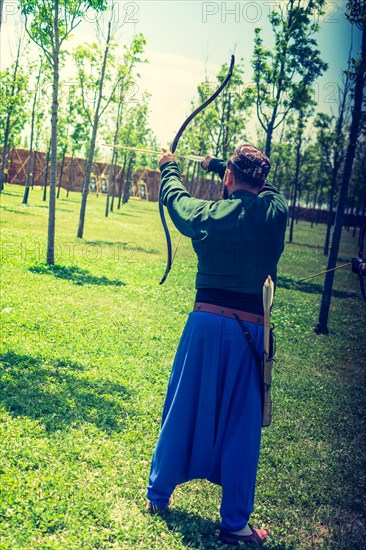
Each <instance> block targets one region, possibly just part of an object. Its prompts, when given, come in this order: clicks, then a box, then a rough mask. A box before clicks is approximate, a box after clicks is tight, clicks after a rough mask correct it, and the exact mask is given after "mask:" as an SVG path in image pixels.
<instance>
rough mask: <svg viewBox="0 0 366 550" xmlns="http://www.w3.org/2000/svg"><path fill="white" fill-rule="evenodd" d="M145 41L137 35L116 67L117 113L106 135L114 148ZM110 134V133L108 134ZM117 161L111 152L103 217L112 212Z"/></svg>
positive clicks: (116, 154)
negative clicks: (117, 74)
mask: <svg viewBox="0 0 366 550" xmlns="http://www.w3.org/2000/svg"><path fill="white" fill-rule="evenodd" d="M145 44H146V40H145V38H144V37H143V35H141V34H140V35H137V36H136V37H135V38H134V39H133V41H132V44H131V45H130V46H129V47H127V46H125V47H124V55H123V59H122V61H121V62H120V63H119V64H118V66H117V72H118V73H119V81H120V82H119V86H118V88H119V90H118V93H117V94H116V96H115V97H113V98H112V104H113V103H117V111H116V116H115V127H114V132H113V137H112V136H110V135H108V134H107V141H108V142H109V141H110V138H111V137H112V143H113V146H114V147H115V146H116V145H117V143H118V137H119V130H120V127H121V124H122V122H123V114H124V107H125V106H126V101H125V100H126V94H127V91H128V88H129V87H130V86H131V84H133V69H134V66H135V65H136V64H137V63H141V62H144V61H143V60H142V59H141V57H140V55H141V54H142V53H143V51H144V46H145ZM109 134H110V133H109ZM117 159H118V149H115V148H114V149H113V150H112V158H111V163H110V168H109V177H108V191H107V197H106V208H105V215H106V217H107V216H108V212H109V208H110V210H111V211H113V203H114V192H115V180H116V164H117ZM111 194H112V201H111V204H110V206H109V199H110V195H111Z"/></svg>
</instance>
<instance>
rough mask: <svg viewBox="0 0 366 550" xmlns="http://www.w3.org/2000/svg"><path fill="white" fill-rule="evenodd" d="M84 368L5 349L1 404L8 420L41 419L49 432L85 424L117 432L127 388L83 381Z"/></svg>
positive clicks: (127, 409) (128, 409)
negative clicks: (15, 418)
mask: <svg viewBox="0 0 366 550" xmlns="http://www.w3.org/2000/svg"><path fill="white" fill-rule="evenodd" d="M83 370H84V367H83V366H82V365H79V364H75V363H72V364H69V363H67V362H65V361H54V360H53V361H49V360H48V361H47V362H46V360H45V359H41V358H39V357H33V356H31V355H19V354H17V353H14V352H12V351H8V352H7V353H5V354H2V355H0V403H1V404H2V405H3V406H4V408H5V410H6V411H8V413H9V414H11V416H13V417H19V416H27V417H29V418H32V419H35V420H39V421H40V422H41V423H42V424H44V425H45V426H46V430H47V431H49V432H52V431H55V430H60V429H61V430H62V429H65V428H66V427H68V426H69V425H72V426H73V427H75V426H78V425H81V424H83V423H85V422H87V423H91V424H94V425H95V426H97V427H98V428H100V429H102V430H105V431H106V432H111V431H121V430H122V429H123V426H122V425H121V422H120V420H121V419H123V418H124V417H126V416H127V414H131V407H130V406H129V405H128V404H129V402H130V400H131V392H130V390H128V389H127V388H126V387H125V386H122V385H120V384H117V383H114V382H111V381H109V380H101V379H99V378H96V379H95V380H90V379H88V378H85V377H84V376H83V374H82V371H83ZM121 402H122V403H123V405H122V403H121Z"/></svg>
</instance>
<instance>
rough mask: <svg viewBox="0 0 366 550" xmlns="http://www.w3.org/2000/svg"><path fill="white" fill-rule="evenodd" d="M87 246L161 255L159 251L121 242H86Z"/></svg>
mask: <svg viewBox="0 0 366 550" xmlns="http://www.w3.org/2000/svg"><path fill="white" fill-rule="evenodd" d="M85 244H86V245H88V246H115V247H118V248H120V249H121V250H122V251H123V250H128V251H130V250H131V251H133V252H144V254H160V252H159V250H156V249H155V248H143V247H141V246H138V245H137V244H136V243H134V242H129V243H128V242H121V241H85Z"/></svg>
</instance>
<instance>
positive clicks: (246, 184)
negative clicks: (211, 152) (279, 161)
mask: <svg viewBox="0 0 366 550" xmlns="http://www.w3.org/2000/svg"><path fill="white" fill-rule="evenodd" d="M270 168H271V163H270V160H269V158H268V157H267V156H266V155H265V154H264V153H262V151H260V150H259V149H257V148H256V147H254V146H253V145H250V144H249V143H244V144H243V145H241V146H240V147H238V148H237V149H235V151H234V153H233V154H232V155H231V158H230V160H229V161H228V163H227V170H226V175H225V181H224V183H225V186H226V188H227V191H228V194H229V195H230V194H231V193H233V192H234V191H235V190H237V189H246V190H248V191H251V192H252V193H255V194H256V195H257V194H258V193H259V191H260V190H261V189H262V187H263V185H264V182H265V180H266V177H267V175H268V172H269V170H270Z"/></svg>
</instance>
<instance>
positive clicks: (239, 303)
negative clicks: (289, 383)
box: [147, 144, 288, 544]
mask: <svg viewBox="0 0 366 550" xmlns="http://www.w3.org/2000/svg"><path fill="white" fill-rule="evenodd" d="M159 166H160V170H161V185H162V189H161V193H162V200H163V203H164V205H165V206H166V207H167V208H168V211H169V215H170V217H171V219H172V221H173V223H174V224H175V226H176V227H177V229H178V230H179V231H180V232H181V233H182V234H183V235H185V236H187V237H190V238H191V239H192V246H193V248H194V251H195V252H196V254H197V258H198V266H197V276H196V291H197V292H196V301H195V305H194V311H192V312H191V313H190V315H189V317H188V320H187V323H186V326H185V328H184V331H183V334H182V337H181V340H180V343H179V347H178V350H177V353H176V356H175V360H174V364H173V368H172V371H171V375H170V380H169V385H168V390H167V394H166V399H165V404H164V409H163V414H162V425H161V432H160V436H159V439H158V442H157V445H156V448H155V452H154V455H153V459H152V464H151V471H150V477H149V484H148V492H147V497H148V501H149V502H148V509H149V511H150V513H152V514H154V513H157V512H159V511H161V510H164V509H165V508H166V507H167V506H168V505H169V504H171V503H172V494H173V491H174V489H175V487H176V485H178V484H181V483H184V482H186V481H188V480H192V479H196V478H203V479H207V480H209V481H211V482H212V483H215V484H218V485H220V486H221V487H222V501H221V509H220V513H221V518H222V522H221V526H220V540H221V542H223V543H226V544H237V543H238V542H240V541H243V542H251V541H264V540H265V539H266V538H267V536H268V530H267V529H256V528H254V527H252V526H251V525H250V524H249V517H250V514H251V513H252V511H253V507H254V493H255V482H256V473H257V465H258V459H259V450H260V438H261V422H262V418H261V416H262V410H261V380H260V378H261V377H260V372H259V369H258V364H257V363H256V360H255V357H254V354H253V352H252V349H251V348H250V346H249V345H248V342H247V341H246V339H245V338H243V333H242V331H241V330H240V326H239V324H238V322H237V320H236V319H237V318H239V319H240V320H241V321H242V323H244V324H245V326H246V328H247V329H248V330H249V332H250V335H251V337H252V340H253V341H254V345H255V346H256V349H257V352H258V354H259V355H262V353H263V302H262V287H263V283H264V281H265V279H266V278H267V276H268V275H270V276H271V277H272V279H273V280H274V281H275V280H276V271H277V263H278V261H279V258H280V256H281V254H282V252H283V249H284V239H285V231H286V223H287V216H288V207H287V202H286V200H285V198H284V196H283V195H282V194H281V193H279V192H278V191H277V189H275V188H274V187H273V186H272V185H270V184H269V183H267V182H266V177H267V175H268V172H269V170H270V161H269V159H268V157H266V156H265V155H264V154H263V153H262V152H261V151H260V150H259V149H257V148H256V147H253V146H252V145H249V144H243V145H241V146H240V147H238V148H237V149H236V150H235V151H234V153H233V154H232V156H231V158H230V160H229V161H228V162H227V164H226V163H225V162H223V161H220V160H218V159H214V158H212V157H206V159H205V161H203V163H202V167H203V168H204V169H206V170H208V171H213V172H216V173H218V174H219V176H220V177H221V178H223V179H224V185H225V191H226V192H225V194H224V196H225V197H226V198H224V199H222V200H219V201H216V202H215V201H208V200H200V199H196V198H194V197H192V196H191V195H190V194H189V193H188V191H187V189H186V188H185V187H184V185H183V184H182V180H181V175H180V172H179V168H178V165H177V163H176V160H175V157H174V155H173V154H172V153H171V152H170V151H167V150H164V153H163V155H162V157H161V159H160V161H159ZM235 316H237V317H235Z"/></svg>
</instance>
